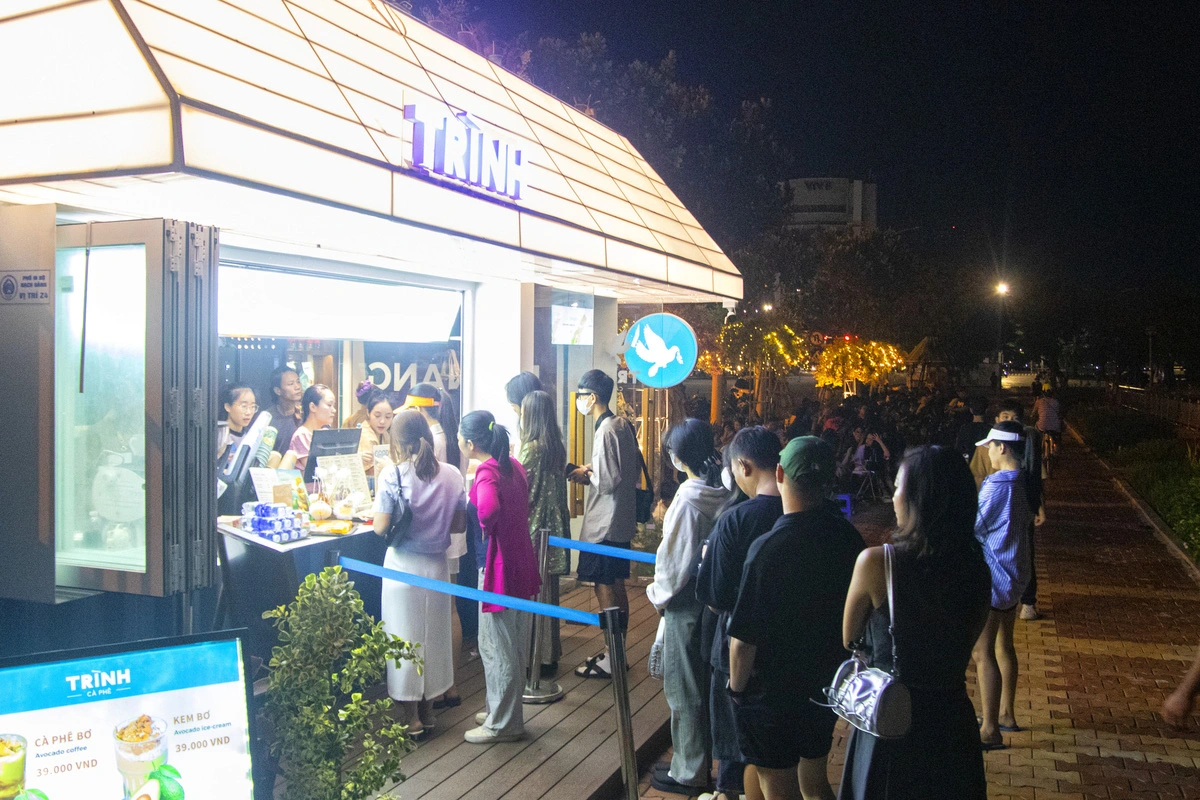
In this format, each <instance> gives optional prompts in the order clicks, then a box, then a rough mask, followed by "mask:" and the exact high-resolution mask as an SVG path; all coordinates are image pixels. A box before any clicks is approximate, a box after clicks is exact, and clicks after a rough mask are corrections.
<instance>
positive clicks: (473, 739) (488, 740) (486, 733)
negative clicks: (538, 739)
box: [463, 725, 525, 744]
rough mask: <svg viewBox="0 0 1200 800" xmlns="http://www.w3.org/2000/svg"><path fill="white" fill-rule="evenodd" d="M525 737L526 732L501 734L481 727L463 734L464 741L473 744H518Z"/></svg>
mask: <svg viewBox="0 0 1200 800" xmlns="http://www.w3.org/2000/svg"><path fill="white" fill-rule="evenodd" d="M524 736H525V731H523V730H521V731H515V732H513V733H500V732H498V731H491V730H488V729H487V728H485V727H483V726H482V725H480V726H479V727H478V728H472V729H471V730H469V731H467V732H466V733H465V734H463V739H465V740H466V741H468V742H470V743H471V744H493V743H495V742H518V741H520V740H521V739H522V737H524Z"/></svg>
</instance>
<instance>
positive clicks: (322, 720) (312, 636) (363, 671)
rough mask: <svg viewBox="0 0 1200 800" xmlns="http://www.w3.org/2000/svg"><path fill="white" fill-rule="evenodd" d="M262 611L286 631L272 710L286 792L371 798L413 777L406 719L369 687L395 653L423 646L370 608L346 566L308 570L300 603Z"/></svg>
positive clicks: (276, 653)
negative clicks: (408, 771) (407, 774)
mask: <svg viewBox="0 0 1200 800" xmlns="http://www.w3.org/2000/svg"><path fill="white" fill-rule="evenodd" d="M263 618H264V619H273V620H275V622H274V625H275V627H276V628H277V629H278V631H279V645H278V646H277V647H275V648H274V649H273V650H272V651H271V662H270V666H271V674H270V679H269V683H270V685H269V688H268V690H267V699H266V704H265V714H266V718H267V722H268V724H269V725H270V727H271V729H272V732H271V735H270V740H271V752H272V754H273V755H275V756H277V757H278V758H279V760H280V769H281V771H282V772H283V774H284V777H285V779H286V780H287V788H286V792H285V794H284V798H285V800H366V798H369V797H373V796H374V795H375V793H376V792H378V791H379V790H381V789H382V788H383V787H384V786H385V785H386V784H387V783H388V782H389V781H391V782H398V781H402V780H404V776H403V775H402V774H401V772H400V759H401V757H402V756H403V755H404V754H405V753H407V752H409V751H410V750H412V749H413V744H412V742H411V741H410V740H409V738H408V737H407V735H406V733H405V732H406V730H407V726H405V725H401V724H398V723H396V722H394V721H393V720H392V719H391V717H389V715H388V710H389V709H390V708H391V706H392V701H391V700H390V699H388V698H387V697H384V698H383V699H381V700H368V699H366V698H365V697H364V692H365V690H367V689H369V688H370V687H373V686H375V685H377V684H378V683H379V682H380V681H381V680H383V677H384V674H385V671H386V662H387V661H388V660H389V659H390V660H392V661H402V660H408V661H420V659H419V658H418V656H417V654H416V650H417V647H418V645H413V644H411V643H409V642H406V641H404V640H402V639H400V638H399V637H397V636H392V635H390V634H389V633H387V632H386V631H385V630H384V629H383V623H382V622H376V621H375V620H373V619H372V618H371V617H370V616H368V615H367V613H366V612H365V611H364V610H363V602H362V598H361V597H360V596H359V594H358V592H356V591H355V590H354V584H353V583H352V582H351V581H350V579H349V577H348V576H347V574H346V573H345V572H343V571H342V569H341V567H328V568H326V569H325V570H324V571H323V572H321V573H320V574H319V575H309V576H308V577H307V578H305V580H304V583H303V584H301V586H300V590H299V593H298V594H297V595H296V600H295V601H294V602H293V603H292V604H291V605H288V606H280V607H278V608H276V609H274V610H273V611H267V612H265V613H264V614H263ZM351 755H354V756H355V758H354V760H353V762H352V763H349V757H350V756H351Z"/></svg>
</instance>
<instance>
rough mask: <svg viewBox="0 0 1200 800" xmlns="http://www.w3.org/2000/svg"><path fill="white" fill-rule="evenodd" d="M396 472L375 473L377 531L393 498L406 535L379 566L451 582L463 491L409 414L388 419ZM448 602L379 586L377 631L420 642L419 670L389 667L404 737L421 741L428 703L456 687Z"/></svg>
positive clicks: (396, 585) (386, 522)
mask: <svg viewBox="0 0 1200 800" xmlns="http://www.w3.org/2000/svg"><path fill="white" fill-rule="evenodd" d="M391 437H392V443H393V445H394V446H395V448H396V450H397V454H398V458H399V461H398V464H397V466H396V467H395V468H392V469H387V470H384V471H383V474H382V475H378V476H376V479H375V480H376V492H375V524H374V527H375V532H376V533H378V534H379V535H381V536H386V535H387V533H388V527H389V526H390V525H391V521H392V515H393V513H395V512H396V510H397V506H398V503H399V494H400V493H401V492H402V493H403V496H404V498H405V499H406V500H407V501H408V503H409V505H410V506H411V507H412V512H413V516H412V524H411V525H410V526H409V530H408V533H407V535H405V536H404V537H403V538H402V539H401V540H400V541H399V542H396V543H393V544H391V545H390V546H389V547H388V550H387V556H386V557H385V558H384V562H383V565H384V566H385V567H387V568H388V569H394V570H399V571H401V572H408V573H411V574H413V575H420V576H422V577H425V578H432V579H434V580H439V581H446V580H449V578H450V573H449V569H448V566H447V560H446V552H447V550H449V548H450V535H451V533H458V532H461V531H465V530H466V506H467V498H466V493H465V492H464V491H463V478H462V473H460V472H459V471H458V470H457V469H455V468H454V467H452V466H450V465H448V464H442V463H439V462H438V460H437V458H435V457H434V453H433V435H432V434H431V433H430V432H429V425H428V424H427V423H426V422H425V419H424V417H422V416H421V414H419V413H417V412H415V411H405V412H402V413H400V414H397V415H396V417H395V419H393V420H392V430H391ZM450 606H451V597H450V595H447V594H442V593H440V592H432V591H428V590H426V589H418V588H417V587H415V586H410V585H408V584H406V583H400V582H399V581H389V580H385V581H384V582H383V599H382V608H383V626H384V629H385V630H387V632H388V633H391V634H394V635H396V636H399V637H400V638H402V639H404V640H405V641H408V642H413V643H415V644H419V645H421V649H420V652H419V655H420V656H421V658H422V659H423V661H424V666H423V669H422V671H420V672H418V670H417V667H416V665H415V664H413V663H411V662H403V663H401V664H399V665H397V664H395V663H393V662H390V661H389V662H388V667H387V683H388V695H389V696H391V698H392V699H393V700H395V701H397V702H398V703H400V705H401V707H402V708H403V709H404V711H405V713H406V715H407V718H408V720H409V723H408V724H409V729H408V732H409V734H410V735H412V736H420V735H421V734H422V733H423V732H424V731H425V730H426V729H428V728H431V727H432V726H433V724H434V718H433V714H432V710H431V705H432V700H433V699H434V698H435V697H437V696H439V695H441V694H443V693H445V692H446V691H447V690H448V689H449V688H450V687H451V686H453V685H454V651H453V647H452V645H451V637H450Z"/></svg>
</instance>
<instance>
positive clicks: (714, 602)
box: [696, 425, 783, 800]
mask: <svg viewBox="0 0 1200 800" xmlns="http://www.w3.org/2000/svg"><path fill="white" fill-rule="evenodd" d="M779 449H780V448H779V437H778V436H776V435H775V434H774V433H772V432H771V431H769V430H767V429H766V428H764V427H762V426H761V425H756V426H754V427H751V428H742V429H741V430H740V431H738V432H737V435H736V436H734V437H733V441H732V442H730V444H729V446H728V447H727V448H726V451H725V463H726V465H728V468H729V471H730V473H731V474H732V475H733V479H734V480H735V481H736V482H737V485H738V486H739V487H740V488H741V490H742V491H743V492H745V493H746V495H747V497H749V499H748V500H746V501H744V502H742V503H740V504H738V505H736V506H734V507H733V508H731V509H729V510H728V511H726V512H725V513H724V514H722V515H721V516H720V517H719V518H718V519H717V524H716V526H715V527H714V528H713V532H712V534H711V535H709V537H708V542H707V543H706V544H705V546H704V557H703V559H702V560H701V562H700V573H699V575H698V576H697V579H696V598H697V599H698V600H699V601H700V602H701V603H704V604H705V605H706V606H708V607H709V608H710V609H712V611H713V612H715V613H716V614H717V623H716V632H715V635H714V637H713V644H712V651H711V654H710V658H709V663H710V664H711V665H712V668H713V672H712V682H711V686H710V687H709V720H710V721H711V724H712V742H713V752H712V756H713V758H715V759H717V760H718V761H719V762H720V763H721V767H720V770H719V771H718V772H717V791H716V795H715V798H714V800H717V799H718V798H720V800H726V799H727V798H731V797H738V796H739V795H741V794H743V791H744V788H745V787H744V781H743V773H744V772H745V763H744V762H743V761H742V754H741V749H740V747H739V746H738V741H737V725H736V722H735V720H734V705H733V701H732V700H730V698H729V695H728V685H729V635H728V634H727V633H726V627H727V626H728V624H729V615H730V613H731V612H732V611H733V607H734V606H735V605H736V604H737V597H738V588H739V587H740V586H741V583H742V570H743V568H744V567H745V564H746V553H747V552H748V551H749V550H750V545H751V544H753V543H754V541H755V540H756V539H758V537H760V536H762V535H763V534H765V533H767V532H768V531H770V530H771V528H772V527H773V526H774V525H775V521H776V520H778V519H779V517H780V515H782V514H783V500H782V499H781V498H780V496H779V484H778V483H777V482H776V481H775V468H776V467H777V466H778V465H779Z"/></svg>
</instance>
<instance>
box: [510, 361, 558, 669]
mask: <svg viewBox="0 0 1200 800" xmlns="http://www.w3.org/2000/svg"><path fill="white" fill-rule="evenodd" d="M521 374H522V375H525V374H528V373H521ZM517 457H518V459H519V460H520V461H521V466H523V467H525V477H526V478H527V480H528V481H529V535H530V536H531V537H533V540H534V541H537V534H538V531H541V530H544V531H546V532H547V533H548V535H550V536H561V537H564V538H570V536H571V514H570V511H569V510H568V508H567V479H566V477H565V472H564V470H565V469H566V466H567V449H566V447H564V446H563V438H562V431H561V430H560V429H559V427H558V414H557V412H556V411H555V408H554V399H553V398H551V397H550V395H548V394H546V393H545V392H543V391H540V390H534V391H531V392H529V393H527V394H526V395H525V396H524V398H523V399H522V400H521V449H520V452H519V453H518V454H517ZM548 557H549V563H548V565H547V567H548V568H547V573H548V576H549V579H550V587H549V588H550V602H551V603H553V604H554V605H558V581H559V578H560V577H561V576H563V575H566V574H567V572H568V571H569V564H568V559H567V551H566V550H563V549H562V548H560V547H551V548H550V549H549V556H548ZM545 624H547V625H548V626H549V627H550V646H549V648H547V649H546V652H544V653H543V654H542V663H541V664H534V668H536V669H541V671H542V673H543V677H552V676H553V675H554V673H555V672H556V671H557V670H558V659H559V656H561V655H562V640H561V638H560V637H561V633H560V631H559V620H557V619H549V620H546V621H545ZM535 655H536V654H535Z"/></svg>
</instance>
